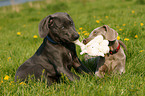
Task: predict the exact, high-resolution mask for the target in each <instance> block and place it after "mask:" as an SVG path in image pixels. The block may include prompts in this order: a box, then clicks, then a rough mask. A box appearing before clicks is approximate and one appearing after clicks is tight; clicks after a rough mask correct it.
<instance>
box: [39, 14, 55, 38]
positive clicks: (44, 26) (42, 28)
mask: <svg viewBox="0 0 145 96" xmlns="http://www.w3.org/2000/svg"><path fill="white" fill-rule="evenodd" d="M52 23H53V20H51V15H49V16H47V17H45V18H44V19H43V20H41V21H40V23H39V36H40V37H41V38H45V37H46V36H47V35H48V34H49V30H50V29H49V26H50V25H51V24H52Z"/></svg>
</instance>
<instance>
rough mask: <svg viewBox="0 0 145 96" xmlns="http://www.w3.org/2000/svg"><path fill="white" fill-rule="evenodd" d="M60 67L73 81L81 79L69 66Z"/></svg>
mask: <svg viewBox="0 0 145 96" xmlns="http://www.w3.org/2000/svg"><path fill="white" fill-rule="evenodd" d="M58 69H59V71H60V72H61V73H63V74H65V75H66V76H67V77H68V78H69V79H70V80H71V81H74V80H75V79H77V80H79V79H80V77H79V76H77V75H75V74H73V73H72V72H71V71H70V70H69V69H68V68H64V67H59V68H58Z"/></svg>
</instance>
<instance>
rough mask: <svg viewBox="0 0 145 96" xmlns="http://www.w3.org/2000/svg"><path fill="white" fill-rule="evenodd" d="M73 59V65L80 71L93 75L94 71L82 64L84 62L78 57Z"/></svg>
mask: <svg viewBox="0 0 145 96" xmlns="http://www.w3.org/2000/svg"><path fill="white" fill-rule="evenodd" d="M73 60H74V63H73V67H74V69H75V70H76V71H77V72H78V73H82V74H84V72H86V73H89V74H90V75H93V74H92V72H91V71H90V70H89V69H87V68H86V67H85V66H84V65H83V64H82V62H81V61H80V59H79V58H78V57H76V58H74V59H73Z"/></svg>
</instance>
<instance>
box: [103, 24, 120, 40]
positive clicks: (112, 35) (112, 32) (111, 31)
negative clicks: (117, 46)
mask: <svg viewBox="0 0 145 96" xmlns="http://www.w3.org/2000/svg"><path fill="white" fill-rule="evenodd" d="M103 27H104V28H105V29H106V32H107V33H106V39H107V40H109V41H114V40H116V39H117V36H118V33H117V32H116V31H115V30H114V29H112V28H110V27H109V26H108V25H104V26H103Z"/></svg>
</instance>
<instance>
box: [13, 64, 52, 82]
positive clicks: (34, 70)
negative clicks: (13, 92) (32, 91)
mask: <svg viewBox="0 0 145 96" xmlns="http://www.w3.org/2000/svg"><path fill="white" fill-rule="evenodd" d="M29 75H30V78H31V79H34V78H35V79H36V80H38V79H40V80H41V79H43V81H44V80H45V79H47V84H48V85H51V84H52V82H53V81H52V80H51V79H50V78H48V76H47V72H46V71H45V69H44V68H43V67H42V66H41V65H34V66H29V67H26V65H25V64H23V65H22V66H20V67H19V69H18V71H17V72H16V75H15V81H17V80H20V81H27V80H28V76H29ZM32 75H34V78H33V77H32Z"/></svg>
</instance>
